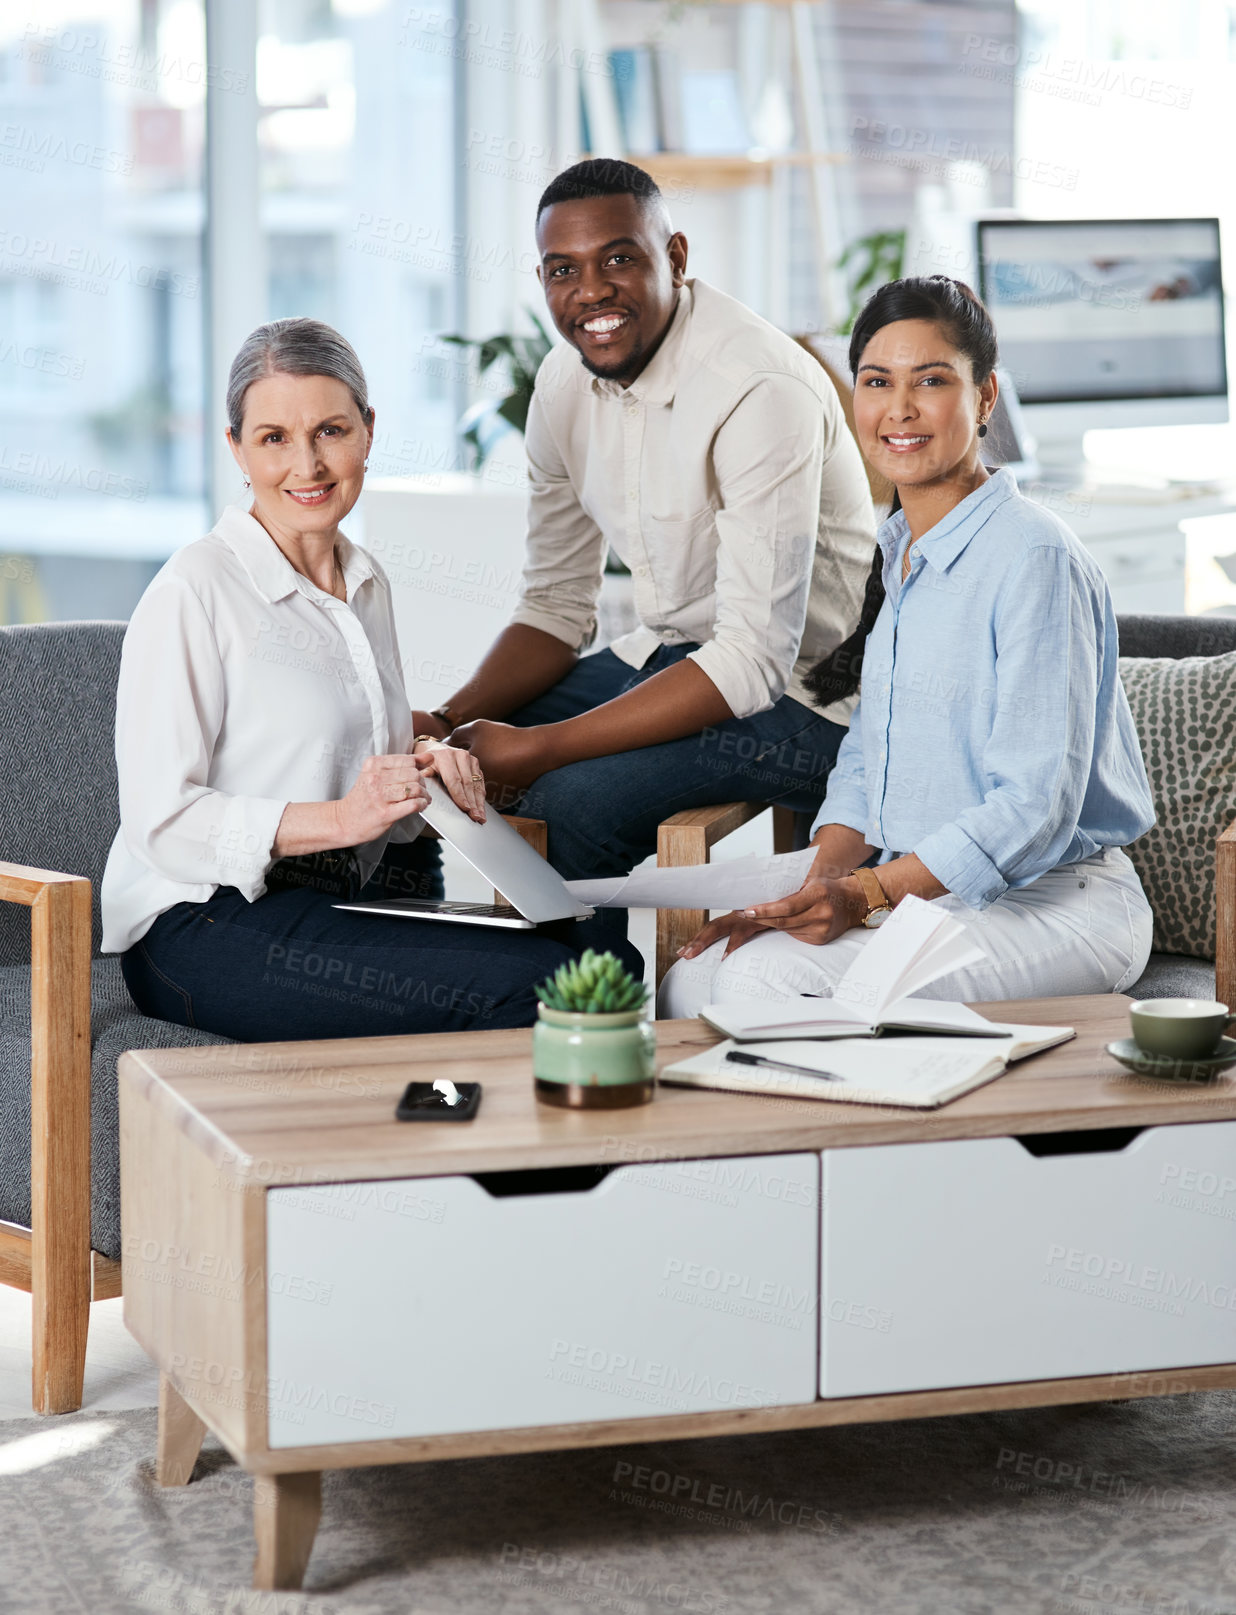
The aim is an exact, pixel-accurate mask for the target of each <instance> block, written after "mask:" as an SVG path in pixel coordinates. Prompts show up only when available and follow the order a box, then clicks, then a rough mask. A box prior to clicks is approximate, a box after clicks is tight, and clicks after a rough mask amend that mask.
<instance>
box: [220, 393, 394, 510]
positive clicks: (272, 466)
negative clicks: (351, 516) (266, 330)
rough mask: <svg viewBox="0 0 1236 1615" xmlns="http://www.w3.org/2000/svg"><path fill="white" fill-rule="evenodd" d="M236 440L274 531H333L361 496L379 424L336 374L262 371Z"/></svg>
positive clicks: (257, 506) (257, 504)
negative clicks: (267, 373) (375, 427)
mask: <svg viewBox="0 0 1236 1615" xmlns="http://www.w3.org/2000/svg"><path fill="white" fill-rule="evenodd" d="M228 442H229V443H230V444H231V446H232V453H233V454H234V455H235V457H236V461H237V464H238V465H239V466H240V467H241V469H242V470H243V471H244V473H245V475H246V476H247V477H248V478H249V480H250V481H251V482H252V484H253V513H254V515H255V516H256V517H257V519H258V520H259V521H260V522H261V523H262V526H263V527H265V528H266V530H267V532H269V533H271V534H272V536H276V537H277V536H278V535H280V534H296V535H298V536H301V537H308V536H311V535H315V534H316V535H330V536H333V535H334V532H335V529H336V528H337V527H338V525H339V523H340V522H341V521H342V520H343V518H344V517H345V516H346V515H347V514H348V512H349V511H350V510H351V509H352V507H353V505H355V503H356V501H357V499H358V498H359V497H360V491H361V486H362V484H363V483H364V480H365V456H366V455H367V454H368V453H369V448H370V445H371V443H372V442H373V422H372V420H370V422H369V423H368V424H366V423H365V421H364V419H363V418H362V416H361V412H360V410H359V408H358V407H357V404H356V400H355V399H354V398H353V397H352V394H351V392H350V391H349V389H348V388H347V387H346V386H345V385H344V384H343V382H341V381H336V380H335V378H334V377H333V376H288V375H274V376H262V377H260V378H259V380H257V381H255V382H254V383H253V385H252V386H251V387H250V388H249V390H248V392H247V393H246V394H245V413H244V419H243V421H242V423H241V429H240V440H239V442H238V441H237V440H236V439H235V438H234V437H233V436H232V434H231V432H229V433H228Z"/></svg>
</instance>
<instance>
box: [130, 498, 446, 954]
mask: <svg viewBox="0 0 1236 1615" xmlns="http://www.w3.org/2000/svg"><path fill="white" fill-rule="evenodd" d="M338 553H339V561H340V564H341V566H342V568H343V576H344V581H345V583H346V585H347V596H348V598H347V601H346V603H345V602H344V601H342V600H337V599H335V598H334V596H333V595H329V594H325V593H324V592H323V591H322V590H321V589H319V588H318V587H317V585H316V584H314V583H311V582H310V581H309V579H308V578H306V577H302V576H301V574H300V573H299V572H297V571H296V570H295V568H294V567H293V566H292V565H291V564H290V562H289V561H288V560H287V559H286V557H285V556H284V555H283V553H282V551H281V550H280V549H279V547H278V545H277V544H276V543H275V542H274V540H273V539H272V538H271V537H270V535H269V534H268V533H267V532H266V530H265V528H263V527H262V526H261V525H260V523H258V522H257V521H256V520H255V519H254V518H253V517H252V516H250V515H249V514H248V513H247V512H246V511H244V510H241V509H240V508H239V507H237V506H230V507H229V508H228V509H227V510H225V511H224V513H223V515H222V516H221V517H220V518H219V521H218V523H217V524H216V525H215V527H214V529H213V530H212V531H211V532H210V533H209V534H208V535H207V536H206V537H205V538H202V539H199V540H198V541H197V542H196V543H194V544H189V545H187V546H186V547H185V548H184V549H182V550H179V551H178V552H177V553H176V554H175V555H173V556H172V558H171V560H170V561H168V563H167V565H166V566H164V567H163V568H162V570H161V571H160V572H159V574H158V576H157V577H156V578H155V579H154V581H153V582H152V583H151V585H150V587H149V588H148V589H147V590H146V592H145V594H144V595H143V596H142V598H141V600H140V601H139V602H138V605H137V609H136V610H135V611H134V613H133V617H132V620H131V621H130V623H129V628H128V632H127V633H126V634H125V640H124V650H123V653H122V656H121V662H120V686H119V689H118V691H117V696H116V764H117V771H118V773H119V783H120V829H119V831H118V833H117V835H116V839H115V841H114V842H113V843H112V847H111V851H110V853H109V854H108V859H107V868H106V870H105V872H104V875H103V891H102V913H103V951H104V952H105V953H122V952H124V950H125V949H126V948H129V947H131V946H132V945H133V943H134V942H136V941H138V939H139V938H141V937H142V936H144V935H145V933H146V932H147V931H148V930H149V929H150V926H151V925H152V924H153V923H154V921H155V920H156V919H157V917H158V916H159V915H160V914H162V913H163V912H164V911H165V910H167V909H169V908H172V907H174V905H175V904H177V903H203V902H205V901H206V899H207V898H208V897H210V896H211V894H212V893H213V892H215V891H216V890H217V888H218V887H220V886H234V887H235V888H236V889H237V890H238V891H239V892H241V893H242V894H243V895H244V896H245V897H246V898H247V899H248V900H249V901H250V902H252V901H253V900H254V899H255V898H258V897H260V896H261V895H262V893H263V892H264V891H265V890H266V872H267V870H268V869H269V868H270V866H271V864H272V863H273V862H274V861H275V854H274V850H273V848H274V840H275V833H276V831H277V830H278V828H279V821H280V819H281V818H282V817H283V810H284V808H285V807H286V806H287V805H288V803H289V802H327V801H334V800H337V799H338V798H339V797H341V796H344V795H346V793H347V792H348V790H349V789H350V788H351V786H352V785H353V783H354V782H355V780H356V777H357V775H358V774H359V773H360V770H361V767H362V765H363V763H364V761H365V758H366V757H370V756H383V755H386V754H389V753H395V752H405V751H407V750H408V749H409V747H410V746H411V743H412V738H413V737H412V714H411V711H410V710H409V706H408V699H407V695H406V693H405V690H404V683H403V674H402V668H401V664H400V659H399V647H398V643H397V640H396V637H395V620H394V616H393V613H392V610H391V597H390V585H389V583H388V582H387V580H386V576H385V574H384V573H383V572H382V570H381V568H380V567H379V566H378V564H377V562H376V561H374V560H373V559H372V557H371V556H369V555H367V554H366V553H365V551H364V550H362V549H359V548H358V547H357V546H356V545H355V544H352V543H350V542H349V541H348V540H347V539H346V538H343V537H342V535H341V537H340V543H339V549H338ZM420 826H421V821H420V819H419V817H416V816H413V817H412V818H410V819H408V820H405V821H402V825H401V826H397V827H396V830H395V832H393V833H392V835H391V836H390V837H387V836H383V837H381V838H380V839H379V840H377V841H374V842H370V843H368V845H366V846H365V847H362V848H359V849H358V852H359V853H360V856H361V860H362V862H368V861H370V860H372V861H374V862H376V861H377V859H378V858H380V857H381V855H382V851H383V848H384V847H385V845H386V841H387V840H388V839H395V840H406V839H409V838H414V837H415V835H416V834H417V833H418V832H419V829H420Z"/></svg>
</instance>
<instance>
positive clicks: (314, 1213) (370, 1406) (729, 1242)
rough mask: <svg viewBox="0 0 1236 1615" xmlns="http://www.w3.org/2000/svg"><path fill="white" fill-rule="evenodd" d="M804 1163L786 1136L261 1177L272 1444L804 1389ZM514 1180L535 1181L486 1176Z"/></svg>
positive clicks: (748, 1400) (809, 1168) (656, 1410)
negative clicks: (320, 1176) (651, 1152)
mask: <svg viewBox="0 0 1236 1615" xmlns="http://www.w3.org/2000/svg"><path fill="white" fill-rule="evenodd" d="M819 1172H820V1161H819V1156H818V1155H815V1154H795V1155H781V1156H753V1157H748V1158H746V1159H741V1160H728V1161H715V1160H714V1161H694V1162H670V1163H658V1164H656V1165H648V1166H623V1167H619V1168H617V1169H616V1170H614V1171H612V1172H610V1173H609V1174H608V1176H606V1177H604V1178H603V1179H602V1180H601V1181H600V1182H599V1183H593V1185H592V1186H591V1187H588V1188H581V1187H579V1175H578V1174H576V1175H575V1176H574V1177H567V1176H565V1175H564V1174H554V1173H551V1174H531V1175H527V1174H525V1175H519V1178H518V1182H516V1181H515V1180H516V1178H517V1175H516V1174H504V1175H503V1177H504V1178H505V1180H506V1181H505V1183H498V1182H496V1181H494V1182H490V1184H489V1187H484V1186H483V1185H482V1182H480V1181H477V1180H476V1179H474V1178H470V1177H453V1178H433V1179H426V1178H416V1179H407V1180H402V1181H395V1182H382V1183H351V1184H337V1185H332V1186H329V1187H324V1188H314V1189H301V1188H281V1189H272V1190H270V1191H269V1192H268V1194H267V1196H266V1205H267V1270H268V1274H269V1284H268V1298H267V1326H268V1343H267V1369H268V1376H269V1392H270V1444H271V1446H272V1447H299V1446H310V1445H316V1444H319V1443H336V1442H355V1441H369V1440H378V1439H381V1438H383V1437H391V1436H402V1435H429V1434H440V1433H446V1432H454V1431H464V1430H489V1429H503V1428H517V1427H519V1426H521V1425H538V1424H563V1423H570V1422H572V1421H575V1420H586V1419H615V1418H617V1419H622V1418H647V1417H649V1416H652V1415H656V1414H664V1413H675V1412H703V1411H707V1410H711V1409H725V1408H734V1407H758V1406H767V1405H771V1404H779V1403H792V1402H810V1401H812V1400H814V1398H815V1395H816V1386H817V1364H818V1333H817V1326H816V1321H817V1311H816V1298H817V1291H816V1284H817V1275H818V1272H819V1228H820V1220H819ZM486 1181H489V1180H486ZM564 1182H565V1183H566V1184H568V1185H570V1187H569V1188H568V1190H567V1191H566V1192H562V1185H563V1183H564ZM512 1186H514V1187H516V1188H522V1187H524V1186H533V1187H536V1188H538V1189H539V1190H540V1191H542V1192H535V1193H509V1192H505V1193H503V1192H491V1190H494V1191H497V1190H501V1189H505V1190H509V1189H510V1188H511V1187H512ZM546 1190H548V1191H550V1192H545V1191H546Z"/></svg>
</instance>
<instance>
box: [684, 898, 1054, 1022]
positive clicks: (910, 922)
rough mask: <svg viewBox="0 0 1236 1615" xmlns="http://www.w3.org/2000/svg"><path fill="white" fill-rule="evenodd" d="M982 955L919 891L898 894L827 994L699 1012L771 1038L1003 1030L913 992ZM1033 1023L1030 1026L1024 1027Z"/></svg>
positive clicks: (962, 1009)
mask: <svg viewBox="0 0 1236 1615" xmlns="http://www.w3.org/2000/svg"><path fill="white" fill-rule="evenodd" d="M982 958H983V952H982V949H981V948H976V947H975V946H974V944H973V943H972V942H971V941H970V940H969V938H968V937H967V935H966V929H965V926H963V925H962V924H961V922H960V921H959V920H956V919H954V918H953V916H952V915H951V914H947V913H945V911H944V910H943V909H941V908H939V907H937V906H936V905H935V904H932V903H925V902H924V901H923V900H922V898H921V897H904V898H902V900H901V902H900V903H898V905H897V907H896V909H895V910H894V912H893V913H892V914H891V915H890V916H889V918H888V919H887V920H886V921H885V923H884V924H883V925H882V926H881V927H880V928H879V930H878V931H875V932H874V933H873V934H872V936H871V940H870V941H869V942H867V943H866V945H865V946H864V948H863V950H862V952H861V953H860V954H859V956H858V958H857V959H855V961H854V963H853V964H852V965H851V966H850V968H849V969H848V970H847V971H846V973H845V975H844V976H842V978H841V980H840V981H839V982H838V983H837V987H836V990H835V992H834V994H833V996H832V997H831V998H812V997H809V996H807V995H806V994H802V995H800V996H798V997H795V998H784V999H780V1000H777V999H773V1000H765V1001H763V1002H750V1003H737V1004H706V1005H705V1006H704V1008H703V1009H701V1010H700V1015H701V1016H702V1017H703V1019H704V1020H706V1021H707V1022H708V1024H709V1025H710V1026H715V1027H716V1029H717V1031H718V1032H724V1034H725V1035H726V1037H732V1038H736V1039H737V1040H738V1041H739V1042H747V1041H758V1040H760V1039H763V1038H770V1037H877V1036H878V1035H879V1034H880V1033H881V1032H889V1031H898V1032H902V1031H904V1032H944V1033H949V1034H951V1035H953V1036H954V1037H1003V1036H1007V1035H1008V1033H1009V1031H1010V1030H1021V1028H1009V1027H1007V1026H1003V1025H996V1024H994V1023H993V1022H991V1021H989V1020H985V1019H984V1018H983V1016H981V1015H979V1014H976V1013H975V1011H974V1010H972V1009H968V1008H967V1007H966V1006H965V1004H955V1003H951V1002H949V1001H948V1000H946V999H935V998H915V997H914V996H913V995H914V994H915V993H916V992H919V991H921V990H922V988H924V987H927V986H929V985H930V984H931V983H932V982H933V981H938V980H939V978H940V977H941V976H945V975H947V974H948V973H949V972H950V971H952V970H959V969H961V968H962V967H963V966H965V965H969V964H976V963H978V962H979V961H980V960H981V959H982ZM1030 1030H1032V1031H1033V1030H1034V1028H1030Z"/></svg>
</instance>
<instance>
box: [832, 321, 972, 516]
mask: <svg viewBox="0 0 1236 1615" xmlns="http://www.w3.org/2000/svg"><path fill="white" fill-rule="evenodd" d="M995 402H996V378H995V376H994V375H992V376H988V377H987V378H986V379H985V380H984V381H983V382H982V383H981V384H980V383H977V382H976V381H975V379H974V372H973V368H972V366H971V364H970V360H969V359H968V358H967V357H966V355H965V354H964V353H962V352H960V351H959V350H958V349H957V348H955V347H954V346H953V344H952V342H951V341H950V340H949V338H948V335H947V332H946V331H945V330H944V328H942V327H941V326H940V325H938V324H936V323H935V322H934V321H932V320H895V321H893V323H892V324H891V325H885V326H883V327H881V329H880V330H878V331H877V332H876V333H875V335H874V336H873V337H872V338H871V340H870V341H869V342H868V343H867V346H866V347H865V348H864V349H863V352H862V356H861V358H860V359H859V362H858V371H857V374H856V375H855V378H854V423H855V426H856V428H857V432H858V443H859V447H860V448H861V449H862V451H863V454H864V455H865V457H866V459H867V461H868V463H869V464H870V465H871V466H872V467H873V469H875V470H877V471H881V472H883V474H884V475H885V476H886V477H887V478H888V479H889V481H890V482H892V483H893V484H894V486H896V487H898V488H916V487H924V486H926V485H928V484H931V483H951V482H955V481H962V482H964V481H966V480H967V479H972V478H973V477H974V475H975V474H976V473H977V471H978V465H979V451H978V442H979V440H978V423H979V421H980V420H986V419H987V418H988V416H990V414H991V412H992V409H993V408H994V407H995Z"/></svg>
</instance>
